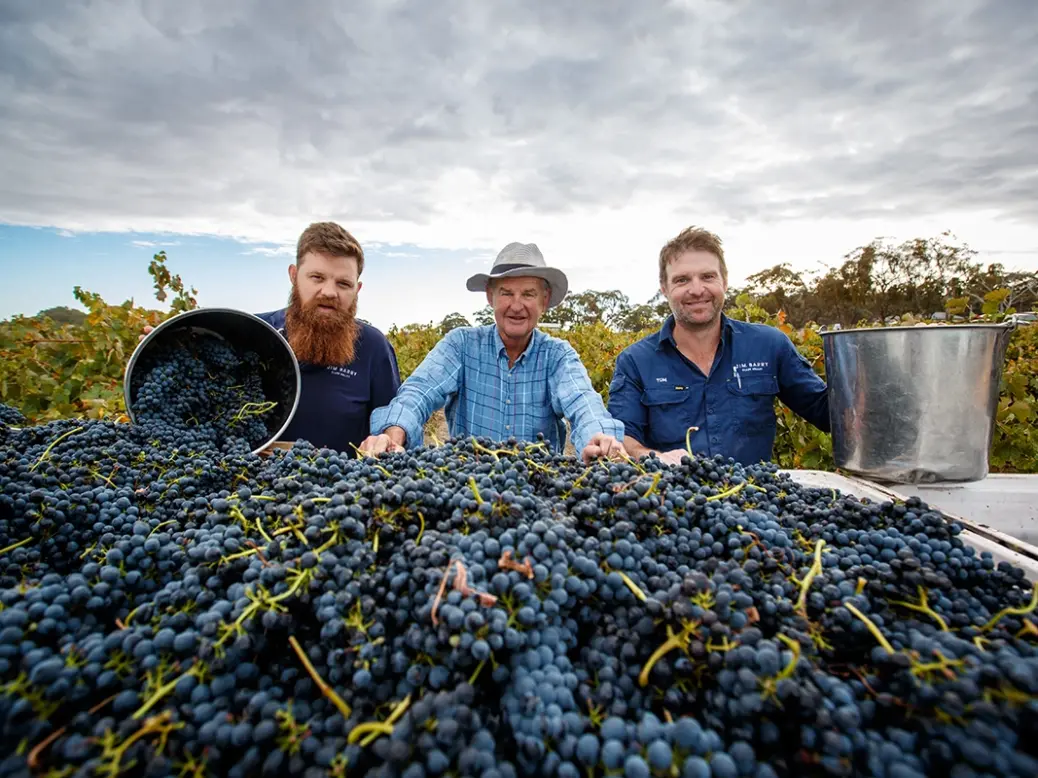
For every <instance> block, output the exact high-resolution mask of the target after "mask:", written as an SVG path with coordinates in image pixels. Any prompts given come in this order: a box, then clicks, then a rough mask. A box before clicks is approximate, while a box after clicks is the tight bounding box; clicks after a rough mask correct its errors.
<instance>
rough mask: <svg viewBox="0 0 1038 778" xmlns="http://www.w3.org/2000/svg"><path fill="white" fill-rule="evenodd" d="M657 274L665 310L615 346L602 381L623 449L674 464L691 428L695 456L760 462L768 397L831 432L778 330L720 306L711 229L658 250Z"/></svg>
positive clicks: (820, 398) (816, 392)
mask: <svg viewBox="0 0 1038 778" xmlns="http://www.w3.org/2000/svg"><path fill="white" fill-rule="evenodd" d="M659 274H660V276H659V277H660V291H661V292H662V293H663V295H664V296H665V297H666V298H667V301H668V303H669V304H670V309H671V312H672V315H671V316H670V317H668V318H667V321H666V322H665V323H664V325H663V327H662V328H661V329H660V330H659V332H657V333H654V334H652V335H650V336H648V337H646V338H643V339H642V340H640V341H638V342H637V343H634V344H632V345H631V346H629V347H628V348H626V349H625V350H624V351H623V352H621V354H620V356H619V357H618V358H617V361H616V370H615V372H614V375H613V380H612V383H611V385H610V387H609V412H610V414H612V415H613V416H614V417H616V418H617V419H620V420H621V421H623V423H624V433H625V436H624V447H625V449H626V450H627V453H628V454H630V455H631V456H632V457H635V458H637V457H641V456H645V455H647V454H650V453H655V454H656V455H657V456H659V457H660V458H661V459H663V460H664V461H666V462H669V463H671V464H677V463H679V462H680V461H681V457H682V455H684V454H686V453H687V452H686V449H685V436H686V432H687V431H688V430H689V428H693V430H692V432H691V436H690V438H689V441H690V444H691V448H692V451H693V452H694V453H702V454H705V455H707V456H714V455H717V454H720V455H721V456H724V457H732V458H733V459H735V460H736V461H739V462H742V463H745V464H751V463H756V462H760V461H768V460H770V459H771V457H772V448H773V446H774V442H775V430H776V420H775V398H776V397H777V398H778V399H780V400H782V402H783V403H785V404H786V405H787V406H789V408H790V409H791V410H792V411H793V412H795V413H797V414H799V415H800V416H802V417H803V418H805V419H806V420H807V421H809V422H810V423H811V424H813V425H815V426H816V427H818V428H819V429H820V430H822V431H823V432H829V399H828V395H827V393H826V386H825V382H824V381H822V379H821V378H820V377H819V376H818V375H817V374H816V373H815V372H814V370H813V369H812V368H811V365H810V364H809V363H808V362H807V360H805V359H804V357H803V356H802V355H801V354H800V353H799V352H798V351H797V349H796V347H795V346H794V345H793V343H792V341H790V339H789V338H788V337H787V336H786V334H785V333H783V332H782V331H780V330H778V329H776V328H774V327H769V326H766V325H763V324H754V323H748V322H742V321H736V320H733V319H729V318H728V317H727V316H725V315H724V314H723V313H722V312H721V309H722V307H723V305H724V298H725V293H726V292H727V291H728V269H727V266H726V264H725V260H724V250H723V249H722V247H721V241H720V239H719V238H718V237H717V236H716V235H714V234H712V233H710V232H708V231H706V230H702V229H697V228H689V229H686V230H684V231H683V232H682V233H681V234H680V235H678V236H677V237H675V238H674V239H673V240H671V241H669V242H668V243H667V244H666V245H665V246H664V247H663V249H662V250H661V251H660V257H659Z"/></svg>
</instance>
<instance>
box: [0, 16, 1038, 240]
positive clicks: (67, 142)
mask: <svg viewBox="0 0 1038 778" xmlns="http://www.w3.org/2000/svg"><path fill="white" fill-rule="evenodd" d="M1035 72H1038V4H1036V3H1033V2H1029V0H1019V1H1018V2H1014V1H1012V0H986V1H982V0H970V1H969V2H962V3H955V4H949V3H946V2H942V0H929V1H928V2H924V1H923V0H919V2H911V3H903V2H894V1H893V0H889V1H886V2H877V3H867V4H865V3H858V4H850V3H837V4H833V3H826V2H821V1H820V0H815V2H810V3H803V2H769V3H756V2H745V1H743V2H686V3H684V4H678V3H673V4H672V3H664V2H659V1H657V0H645V2H642V3H630V2H621V1H620V0H605V1H603V2H599V3H594V4H588V3H586V2H578V0H565V1H563V2H553V3H547V2H545V3H515V4H511V5H505V4H499V3H494V4H488V3H484V2H478V1H477V0H459V1H458V2H449V3H427V2H420V1H419V0H400V1H399V2H394V3H375V2H362V1H361V0H350V2H309V1H306V0H304V1H302V2H297V3H295V4H292V5H289V4H286V3H281V2H274V1H273V0H265V1H264V2H254V3H244V2H238V1H236V0H227V1H226V2H222V3H210V2H203V0H184V1H183V2H180V3H177V4H174V3H168V2H163V1H160V0H136V1H133V0H123V1H120V2H117V1H116V0H109V1H108V2H97V3H91V4H89V5H77V4H57V3H55V4H51V3H30V2H13V3H4V4H2V5H0V141H2V142H0V220H6V221H12V222H17V223H33V224H54V225H58V226H63V225H66V224H92V223H96V222H102V221H108V220H111V219H113V218H118V219H122V220H123V221H125V223H126V224H127V225H130V224H132V225H133V226H134V227H135V228H138V229H148V228H149V227H150V226H152V225H153V224H160V223H161V224H163V225H166V224H167V222H168V221H169V220H175V221H176V222H177V223H178V224H181V225H190V224H192V223H195V222H204V223H206V224H209V223H212V222H226V223H228V224H238V223H240V222H241V220H242V219H243V218H246V217H242V216H241V215H240V213H241V209H242V207H243V205H246V206H248V208H250V209H251V211H252V216H251V217H248V218H252V219H253V220H254V221H258V222H262V221H263V220H264V218H271V219H276V218H282V219H296V220H302V219H306V218H309V217H310V216H311V215H313V214H317V213H320V214H322V215H327V216H329V217H331V218H343V219H347V220H353V221H379V220H384V219H404V220H408V221H413V222H415V223H419V224H421V223H428V222H429V221H430V220H431V219H433V218H437V217H438V216H439V215H441V214H442V213H444V212H447V211H449V208H448V207H447V206H446V205H445V203H444V202H443V201H442V199H441V198H442V197H443V193H442V192H441V191H440V189H439V188H438V185H437V184H438V181H439V179H440V177H441V176H443V175H445V174H447V173H450V172H452V171H456V170H459V169H467V170H472V171H475V172H476V173H477V174H478V175H479V176H480V177H481V180H483V181H485V182H486V183H487V185H488V186H489V185H490V184H491V183H493V184H494V187H495V189H496V190H497V191H499V192H502V193H503V194H504V196H505V197H506V198H508V200H509V202H510V204H512V205H513V206H514V207H516V208H518V209H520V210H523V211H529V212H538V213H552V214H558V213H567V212H570V211H572V210H575V209H580V208H594V207H620V206H622V205H623V204H625V203H626V202H628V201H629V200H630V199H631V198H633V197H635V196H645V195H658V196H659V198H660V199H661V201H663V202H667V203H670V204H671V205H672V207H673V209H674V211H675V212H676V213H681V214H687V213H689V212H695V211H697V210H704V211H705V210H709V211H710V212H711V213H716V214H720V215H721V216H724V217H727V218H730V219H734V220H753V219H775V218H805V219H806V218H814V217H820V216H830V215H836V216H840V217H865V216H870V215H878V214H883V213H887V212H889V210H888V209H891V208H895V209H896V210H897V212H898V213H899V214H902V215H908V214H927V213H938V212H947V211H950V210H956V209H964V208H968V209H983V210H993V211H995V212H998V213H1000V214H1002V215H1004V216H1005V217H1006V218H1012V219H1017V220H1022V221H1025V222H1028V223H1035V222H1038V205H1036V201H1035V199H1034V197H1033V194H1029V193H1033V192H1034V191H1036V190H1038V145H1036V143H1035V140H1036V133H1038V100H1036V99H1035V97H1036V96H1038V94H1036V87H1035V84H1034V79H1033V74H1034V73H1035ZM253 237H261V236H253Z"/></svg>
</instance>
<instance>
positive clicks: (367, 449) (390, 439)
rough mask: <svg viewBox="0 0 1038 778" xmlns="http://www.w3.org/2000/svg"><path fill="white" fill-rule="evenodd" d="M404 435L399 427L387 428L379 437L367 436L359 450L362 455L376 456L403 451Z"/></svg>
mask: <svg viewBox="0 0 1038 778" xmlns="http://www.w3.org/2000/svg"><path fill="white" fill-rule="evenodd" d="M405 439H406V433H405V432H404V430H403V429H402V428H400V427H389V428H388V429H386V431H385V432H383V433H382V434H380V435H369V436H368V437H366V438H365V439H364V440H363V442H361V444H360V446H359V448H360V451H361V453H362V454H370V455H371V456H378V455H379V454H386V453H390V454H391V453H393V452H394V451H403V450H404V440H405Z"/></svg>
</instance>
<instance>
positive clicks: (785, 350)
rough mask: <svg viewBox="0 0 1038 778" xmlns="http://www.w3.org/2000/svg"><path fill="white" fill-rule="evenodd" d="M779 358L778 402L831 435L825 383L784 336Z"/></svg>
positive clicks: (827, 394)
mask: <svg viewBox="0 0 1038 778" xmlns="http://www.w3.org/2000/svg"><path fill="white" fill-rule="evenodd" d="M782 339H783V344H782V347H781V351H780V355H779V374H778V379H779V399H780V400H782V402H784V403H785V404H786V405H788V406H789V409H790V410H791V411H793V413H795V414H797V415H798V416H800V417H802V418H804V419H806V420H807V421H808V422H809V423H811V424H813V425H814V426H816V427H817V428H818V429H820V430H821V431H822V432H830V431H831V430H830V422H829V392H828V389H827V388H826V385H825V381H823V380H822V378H821V376H819V375H818V373H816V372H815V371H814V368H812V367H811V363H810V362H808V361H807V359H805V358H804V356H803V354H801V353H800V352H799V351H798V350H797V347H796V346H794V345H793V341H791V340H790V339H789V338H788V337H786V336H785V335H783V338H782Z"/></svg>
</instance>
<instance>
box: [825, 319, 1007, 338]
mask: <svg viewBox="0 0 1038 778" xmlns="http://www.w3.org/2000/svg"><path fill="white" fill-rule="evenodd" d="M1012 329H1015V327H1014V326H1013V324H1012V323H1011V322H1005V323H1002V324H999V323H997V322H976V323H970V324H895V325H894V326H892V327H853V328H851V329H845V330H843V329H841V330H822V331H820V332H819V333H818V334H819V335H821V336H822V337H823V338H824V337H826V336H831V335H849V334H851V333H860V332H869V333H874V332H880V333H882V332H906V331H910V332H932V331H934V330H941V331H948V330H1012Z"/></svg>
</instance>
